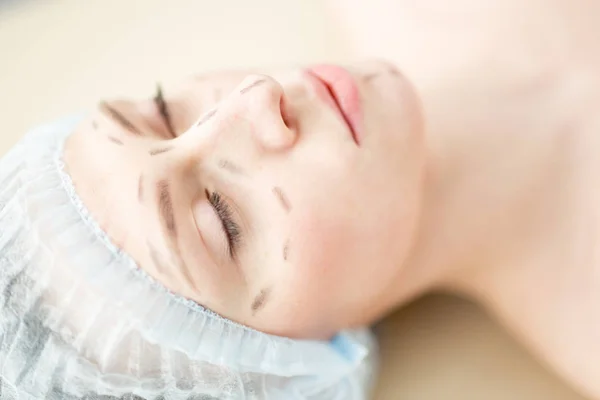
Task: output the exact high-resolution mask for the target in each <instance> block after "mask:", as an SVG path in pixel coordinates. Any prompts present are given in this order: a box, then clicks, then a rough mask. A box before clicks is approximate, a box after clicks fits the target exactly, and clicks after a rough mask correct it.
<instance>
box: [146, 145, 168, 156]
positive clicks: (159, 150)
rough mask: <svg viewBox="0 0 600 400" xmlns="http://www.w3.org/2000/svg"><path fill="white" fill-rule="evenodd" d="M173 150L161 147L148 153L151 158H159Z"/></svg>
mask: <svg viewBox="0 0 600 400" xmlns="http://www.w3.org/2000/svg"><path fill="white" fill-rule="evenodd" d="M171 149H172V147H160V148H158V149H152V150H150V151H148V154H150V155H151V156H157V155H159V154H162V153H166V152H167V151H170V150H171Z"/></svg>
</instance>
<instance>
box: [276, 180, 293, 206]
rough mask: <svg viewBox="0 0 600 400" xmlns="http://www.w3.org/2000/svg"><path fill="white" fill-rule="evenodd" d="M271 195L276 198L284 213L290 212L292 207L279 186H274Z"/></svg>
mask: <svg viewBox="0 0 600 400" xmlns="http://www.w3.org/2000/svg"><path fill="white" fill-rule="evenodd" d="M273 194H274V195H275V197H277V199H278V200H279V204H281V206H282V207H283V209H284V210H285V211H286V212H290V210H291V209H292V205H291V204H290V202H289V201H288V198H287V196H286V195H285V193H283V190H281V188H280V187H279V186H275V187H274V188H273Z"/></svg>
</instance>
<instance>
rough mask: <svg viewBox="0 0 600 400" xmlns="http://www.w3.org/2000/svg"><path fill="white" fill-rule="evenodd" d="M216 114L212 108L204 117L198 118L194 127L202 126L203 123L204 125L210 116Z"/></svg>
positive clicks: (215, 110)
mask: <svg viewBox="0 0 600 400" xmlns="http://www.w3.org/2000/svg"><path fill="white" fill-rule="evenodd" d="M216 113H217V109H216V108H213V109H212V110H210V111H209V112H208V113H206V115H204V116H203V117H202V118H200V120H199V121H198V122H196V126H200V125H202V124H203V123H205V122H206V121H208V120H209V119H211V118H212V116H213V115H215V114H216Z"/></svg>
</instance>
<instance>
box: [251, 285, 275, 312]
mask: <svg viewBox="0 0 600 400" xmlns="http://www.w3.org/2000/svg"><path fill="white" fill-rule="evenodd" d="M270 294H271V289H270V288H269V289H263V290H261V291H260V293H259V294H258V296H256V298H255V299H254V301H253V302H252V307H251V308H252V315H254V314H256V313H257V312H258V311H259V310H260V309H261V308H263V307H264V306H265V304H266V302H267V300H269V295H270Z"/></svg>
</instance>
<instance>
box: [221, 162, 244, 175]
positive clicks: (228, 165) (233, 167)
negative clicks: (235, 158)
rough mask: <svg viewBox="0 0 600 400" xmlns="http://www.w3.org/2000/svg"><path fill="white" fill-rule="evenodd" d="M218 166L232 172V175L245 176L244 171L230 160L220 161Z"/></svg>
mask: <svg viewBox="0 0 600 400" xmlns="http://www.w3.org/2000/svg"><path fill="white" fill-rule="evenodd" d="M218 166H219V168H222V169H224V170H226V171H228V172H231V173H232V174H238V175H241V174H243V172H242V169H241V168H240V167H239V166H238V165H236V164H234V163H232V162H231V161H229V160H219V163H218Z"/></svg>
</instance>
